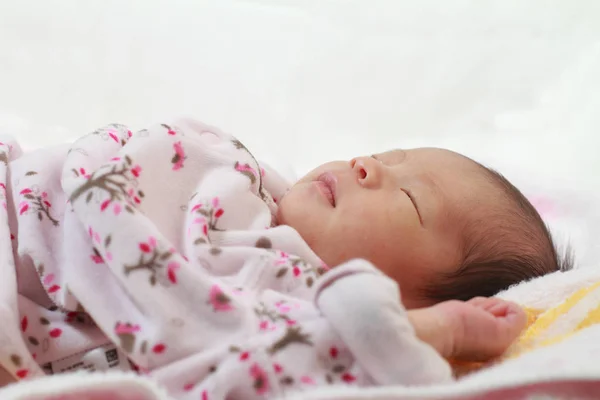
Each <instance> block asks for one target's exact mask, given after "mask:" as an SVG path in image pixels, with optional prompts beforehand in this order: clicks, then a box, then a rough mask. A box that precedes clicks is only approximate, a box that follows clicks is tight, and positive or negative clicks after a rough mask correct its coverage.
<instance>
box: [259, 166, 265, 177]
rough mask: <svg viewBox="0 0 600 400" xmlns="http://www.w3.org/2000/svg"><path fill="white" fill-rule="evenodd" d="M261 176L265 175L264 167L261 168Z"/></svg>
mask: <svg viewBox="0 0 600 400" xmlns="http://www.w3.org/2000/svg"><path fill="white" fill-rule="evenodd" d="M260 176H265V169H264V168H261V169H260Z"/></svg>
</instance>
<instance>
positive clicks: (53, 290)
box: [42, 274, 60, 293]
mask: <svg viewBox="0 0 600 400" xmlns="http://www.w3.org/2000/svg"><path fill="white" fill-rule="evenodd" d="M42 282H43V283H44V285H45V286H50V287H49V288H47V289H46V291H47V292H48V293H56V292H58V291H59V290H60V286H58V285H56V284H52V282H54V274H48V275H46V276H45V277H44V279H43V280H42Z"/></svg>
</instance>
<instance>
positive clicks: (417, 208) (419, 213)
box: [401, 189, 423, 224]
mask: <svg viewBox="0 0 600 400" xmlns="http://www.w3.org/2000/svg"><path fill="white" fill-rule="evenodd" d="M401 190H402V191H403V192H404V193H406V195H407V196H408V198H409V199H410V201H411V202H412V204H413V206H414V207H415V210H416V211H417V215H418V216H419V221H421V224H423V219H422V218H421V212H420V211H419V206H417V203H416V202H415V199H414V198H413V196H412V193H410V192H409V191H408V190H406V189H401Z"/></svg>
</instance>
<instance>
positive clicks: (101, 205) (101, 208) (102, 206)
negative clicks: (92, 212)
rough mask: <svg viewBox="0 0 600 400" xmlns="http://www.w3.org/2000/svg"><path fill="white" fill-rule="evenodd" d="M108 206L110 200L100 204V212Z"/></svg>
mask: <svg viewBox="0 0 600 400" xmlns="http://www.w3.org/2000/svg"><path fill="white" fill-rule="evenodd" d="M109 205H110V199H106V200H104V201H103V202H102V204H100V211H104V210H106V209H107V208H108V206H109Z"/></svg>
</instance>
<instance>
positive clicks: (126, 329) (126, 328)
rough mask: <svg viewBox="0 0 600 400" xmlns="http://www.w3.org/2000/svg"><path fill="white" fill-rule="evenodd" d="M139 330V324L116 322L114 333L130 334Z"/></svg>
mask: <svg viewBox="0 0 600 400" xmlns="http://www.w3.org/2000/svg"><path fill="white" fill-rule="evenodd" d="M141 330H142V328H141V327H140V326H139V325H131V324H124V323H122V322H117V325H116V326H115V333H116V334H117V335H123V334H132V333H136V332H139V331H141Z"/></svg>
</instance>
